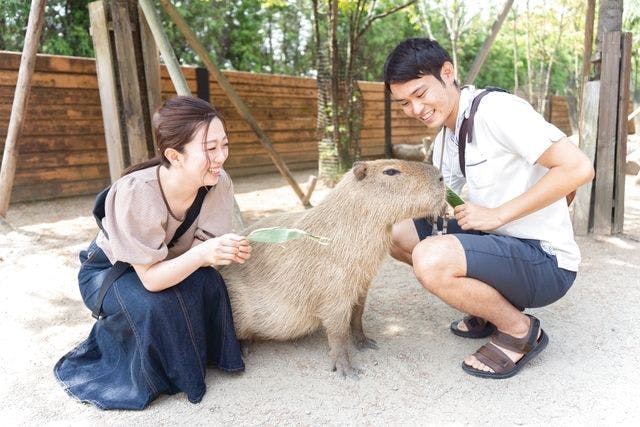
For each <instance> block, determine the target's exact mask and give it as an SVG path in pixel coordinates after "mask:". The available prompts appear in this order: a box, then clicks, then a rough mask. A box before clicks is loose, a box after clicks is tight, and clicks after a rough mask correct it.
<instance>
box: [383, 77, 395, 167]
mask: <svg viewBox="0 0 640 427" xmlns="http://www.w3.org/2000/svg"><path fill="white" fill-rule="evenodd" d="M392 155H393V141H392V140H391V91H390V90H389V89H388V88H387V85H386V84H385V85H384V156H385V157H386V158H387V159H390V158H391V156H392Z"/></svg>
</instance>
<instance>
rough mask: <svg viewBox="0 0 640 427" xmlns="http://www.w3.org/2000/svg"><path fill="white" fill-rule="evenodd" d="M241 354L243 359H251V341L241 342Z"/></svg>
mask: <svg viewBox="0 0 640 427" xmlns="http://www.w3.org/2000/svg"><path fill="white" fill-rule="evenodd" d="M240 352H241V353H242V357H249V354H251V341H250V340H240Z"/></svg>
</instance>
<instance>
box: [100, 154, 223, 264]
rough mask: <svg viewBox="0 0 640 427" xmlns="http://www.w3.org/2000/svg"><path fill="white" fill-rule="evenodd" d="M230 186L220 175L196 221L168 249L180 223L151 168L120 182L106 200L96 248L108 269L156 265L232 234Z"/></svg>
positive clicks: (110, 191) (153, 168) (137, 172)
mask: <svg viewBox="0 0 640 427" xmlns="http://www.w3.org/2000/svg"><path fill="white" fill-rule="evenodd" d="M232 215H233V183H232V182H231V178H230V177H229V175H227V173H226V172H225V171H221V173H220V179H219V181H218V184H217V185H216V186H215V187H213V188H211V190H209V193H208V194H207V195H206V196H205V198H204V202H203V203H202V209H201V210H200V215H199V216H198V218H197V219H196V220H195V221H194V222H193V224H192V225H191V227H189V229H188V230H187V231H186V232H185V233H184V234H183V235H182V236H181V237H180V239H178V241H177V242H176V243H175V244H174V245H173V247H171V249H169V248H167V244H168V243H169V242H170V241H171V238H172V237H173V235H174V234H175V232H176V230H177V229H178V227H179V226H180V224H181V222H180V221H178V220H176V219H175V218H173V217H172V216H171V215H170V214H169V208H168V206H167V204H166V202H165V201H164V198H163V197H162V193H161V191H160V186H159V184H158V178H157V167H156V166H154V167H150V168H147V169H142V170H139V171H136V172H132V173H130V174H129V175H125V176H123V177H122V178H120V179H118V180H117V181H116V182H115V183H114V184H113V185H112V186H111V189H110V190H109V193H108V194H107V198H106V200H105V217H104V219H103V220H102V225H103V227H104V228H105V230H106V232H107V234H108V236H109V238H108V239H107V238H106V236H105V235H104V233H103V232H102V231H100V232H99V233H98V237H97V238H96V244H97V245H98V246H99V247H100V248H101V249H102V250H103V251H104V253H105V255H106V256H107V257H108V258H109V261H111V263H115V262H116V261H124V262H127V263H130V264H145V265H146V264H154V263H156V262H158V261H163V260H165V259H171V258H174V257H176V256H178V255H181V254H183V253H184V252H186V251H187V250H188V249H189V248H190V247H191V245H192V244H193V240H194V239H195V238H197V239H200V240H207V239H210V238H212V237H217V236H220V235H222V234H226V233H229V232H231V220H232Z"/></svg>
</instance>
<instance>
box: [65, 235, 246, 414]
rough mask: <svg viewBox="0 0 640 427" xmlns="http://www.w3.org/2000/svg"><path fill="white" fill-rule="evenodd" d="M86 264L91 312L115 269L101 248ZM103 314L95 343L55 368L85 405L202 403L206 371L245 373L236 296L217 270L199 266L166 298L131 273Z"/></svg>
mask: <svg viewBox="0 0 640 427" xmlns="http://www.w3.org/2000/svg"><path fill="white" fill-rule="evenodd" d="M80 262H81V263H82V266H81V268H80V272H79V274H78V281H79V285H80V293H81V294H82V299H83V300H84V303H85V305H86V306H87V307H88V308H89V310H92V309H93V308H94V305H95V302H96V299H97V296H98V292H99V290H100V286H101V284H102V279H103V278H104V276H105V275H106V274H107V272H108V270H109V268H110V267H111V263H110V262H109V260H108V258H107V257H106V256H105V254H104V252H103V251H102V250H101V249H100V248H99V247H98V246H97V245H96V244H95V242H92V243H91V245H90V246H89V248H88V249H87V250H86V251H82V252H81V253H80ZM102 309H103V316H104V317H103V318H101V319H100V320H98V321H96V323H95V324H94V325H93V328H92V329H91V333H90V334H89V337H88V338H87V339H86V340H85V341H83V342H82V343H80V344H79V345H78V346H77V347H76V348H75V349H73V350H72V351H70V352H69V353H67V354H66V355H64V356H63V357H62V359H60V360H59V361H58V363H57V364H56V366H55V367H54V373H55V375H56V377H57V378H58V380H59V381H60V383H61V384H62V386H63V387H64V389H65V390H66V391H67V393H69V394H70V395H71V396H73V397H75V398H77V399H78V400H80V401H82V402H87V403H91V404H93V405H95V406H97V407H98V408H101V409H143V408H145V407H146V406H147V405H149V403H150V402H151V401H152V400H154V399H155V398H156V397H158V396H159V395H160V394H174V393H178V392H184V393H185V394H186V396H187V398H188V399H189V401H190V402H193V403H197V402H199V401H200V400H201V399H202V397H203V395H204V393H205V390H206V384H205V374H206V368H207V366H211V367H217V368H219V369H222V370H224V371H241V370H243V369H244V363H243V361H242V356H241V352H240V345H239V343H238V339H237V338H236V335H235V330H234V326H233V319H232V316H231V306H230V304H229V296H228V295H227V290H226V287H225V284H224V281H223V279H222V277H221V276H220V274H219V273H218V271H217V270H215V269H214V268H200V269H198V270H196V271H195V272H194V273H192V274H191V275H190V276H189V277H187V278H186V279H185V280H184V281H182V282H181V283H179V284H178V285H176V286H173V287H171V288H169V289H166V290H164V291H161V292H149V291H148V290H146V289H145V287H144V286H143V285H142V282H141V281H140V279H139V278H138V276H137V275H136V273H135V271H134V270H133V269H132V268H130V269H129V270H127V271H126V272H125V273H124V274H123V275H122V276H121V277H120V278H119V279H118V280H116V281H115V282H114V283H113V285H112V286H111V288H110V289H109V291H108V292H107V294H106V296H105V299H104V302H103V306H102ZM87 315H89V313H87Z"/></svg>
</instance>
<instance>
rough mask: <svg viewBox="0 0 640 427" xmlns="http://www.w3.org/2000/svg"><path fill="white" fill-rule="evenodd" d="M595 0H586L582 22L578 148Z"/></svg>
mask: <svg viewBox="0 0 640 427" xmlns="http://www.w3.org/2000/svg"><path fill="white" fill-rule="evenodd" d="M595 9H596V0H587V15H586V17H585V20H584V48H583V50H582V52H583V59H582V80H581V82H580V84H581V85H582V86H581V88H580V100H579V104H578V114H579V116H578V139H579V141H580V143H579V146H580V147H582V138H583V135H582V129H583V128H584V126H585V117H584V102H585V96H586V84H587V82H588V81H589V71H590V70H591V55H592V53H593V24H594V22H595Z"/></svg>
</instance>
